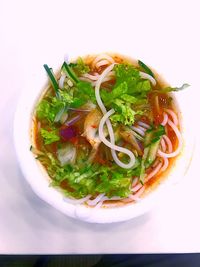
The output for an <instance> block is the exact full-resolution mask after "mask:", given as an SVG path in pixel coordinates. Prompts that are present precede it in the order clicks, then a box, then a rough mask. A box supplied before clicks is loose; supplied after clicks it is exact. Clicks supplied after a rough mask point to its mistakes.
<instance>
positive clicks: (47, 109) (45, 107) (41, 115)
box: [36, 99, 59, 123]
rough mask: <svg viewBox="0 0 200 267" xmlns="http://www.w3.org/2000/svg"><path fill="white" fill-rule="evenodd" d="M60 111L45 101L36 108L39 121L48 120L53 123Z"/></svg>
mask: <svg viewBox="0 0 200 267" xmlns="http://www.w3.org/2000/svg"><path fill="white" fill-rule="evenodd" d="M58 111H59V110H57V109H55V108H53V106H52V105H51V103H50V102H48V101H47V100H45V99H43V100H42V101H41V102H40V103H39V104H38V105H37V107H36V116H37V117H38V119H39V120H47V121H49V122H50V123H52V122H53V121H54V119H55V116H56V114H57V112H58Z"/></svg>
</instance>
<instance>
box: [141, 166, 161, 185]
mask: <svg viewBox="0 0 200 267" xmlns="http://www.w3.org/2000/svg"><path fill="white" fill-rule="evenodd" d="M161 167H162V163H161V162H160V163H158V165H157V166H156V168H155V169H153V171H152V172H150V173H149V174H148V175H147V176H146V177H145V183H146V182H148V181H149V180H150V179H151V178H152V177H153V176H155V175H156V174H157V173H158V172H159V171H160V168H161Z"/></svg>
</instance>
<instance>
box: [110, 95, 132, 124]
mask: <svg viewBox="0 0 200 267" xmlns="http://www.w3.org/2000/svg"><path fill="white" fill-rule="evenodd" d="M113 105H114V109H115V110H116V111H117V114H114V115H112V116H111V117H110V119H111V121H112V122H119V123H123V124H125V125H132V124H133V123H134V116H135V114H136V112H135V111H134V110H133V109H132V108H131V107H130V104H129V103H126V104H125V102H124V101H123V100H121V99H118V98H117V99H115V100H114V101H113Z"/></svg>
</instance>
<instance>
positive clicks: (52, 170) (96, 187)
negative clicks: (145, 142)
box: [43, 153, 140, 198]
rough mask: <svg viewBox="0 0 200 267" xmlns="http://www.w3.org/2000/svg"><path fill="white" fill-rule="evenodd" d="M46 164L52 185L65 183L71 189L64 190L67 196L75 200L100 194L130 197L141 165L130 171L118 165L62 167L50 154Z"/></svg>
mask: <svg viewBox="0 0 200 267" xmlns="http://www.w3.org/2000/svg"><path fill="white" fill-rule="evenodd" d="M43 161H45V159H43ZM46 162H48V169H47V171H48V173H49V175H50V176H51V177H52V179H53V181H52V185H53V186H60V185H61V184H62V182H64V181H65V182H66V183H67V185H68V188H69V190H68V189H64V192H65V194H66V195H67V196H71V197H74V198H81V197H84V196H87V195H88V194H91V195H93V196H95V195H98V194H99V193H104V194H105V195H106V196H108V197H112V196H119V197H128V195H129V194H130V193H131V190H130V189H131V183H132V177H133V176H134V175H138V173H139V172H140V164H139V163H138V164H137V165H136V166H135V167H134V169H129V170H125V169H122V168H119V167H118V166H117V165H116V164H113V166H112V167H108V166H102V165H98V164H92V165H91V164H84V165H83V166H82V167H81V168H79V167H78V166H76V165H75V166H73V167H72V166H71V165H65V166H63V167H62V166H60V165H59V163H58V161H57V160H55V159H54V157H53V155H51V154H50V153H48V155H47V156H46Z"/></svg>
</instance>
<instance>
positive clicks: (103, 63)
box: [96, 59, 110, 69]
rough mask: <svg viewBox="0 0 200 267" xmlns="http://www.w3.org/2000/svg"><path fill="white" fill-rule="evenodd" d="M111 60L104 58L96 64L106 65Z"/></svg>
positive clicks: (98, 66)
mask: <svg viewBox="0 0 200 267" xmlns="http://www.w3.org/2000/svg"><path fill="white" fill-rule="evenodd" d="M109 63H110V62H109V61H108V60H107V59H103V60H101V61H99V62H98V63H97V64H96V68H97V69H98V68H100V67H101V66H105V65H108V64H109Z"/></svg>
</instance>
